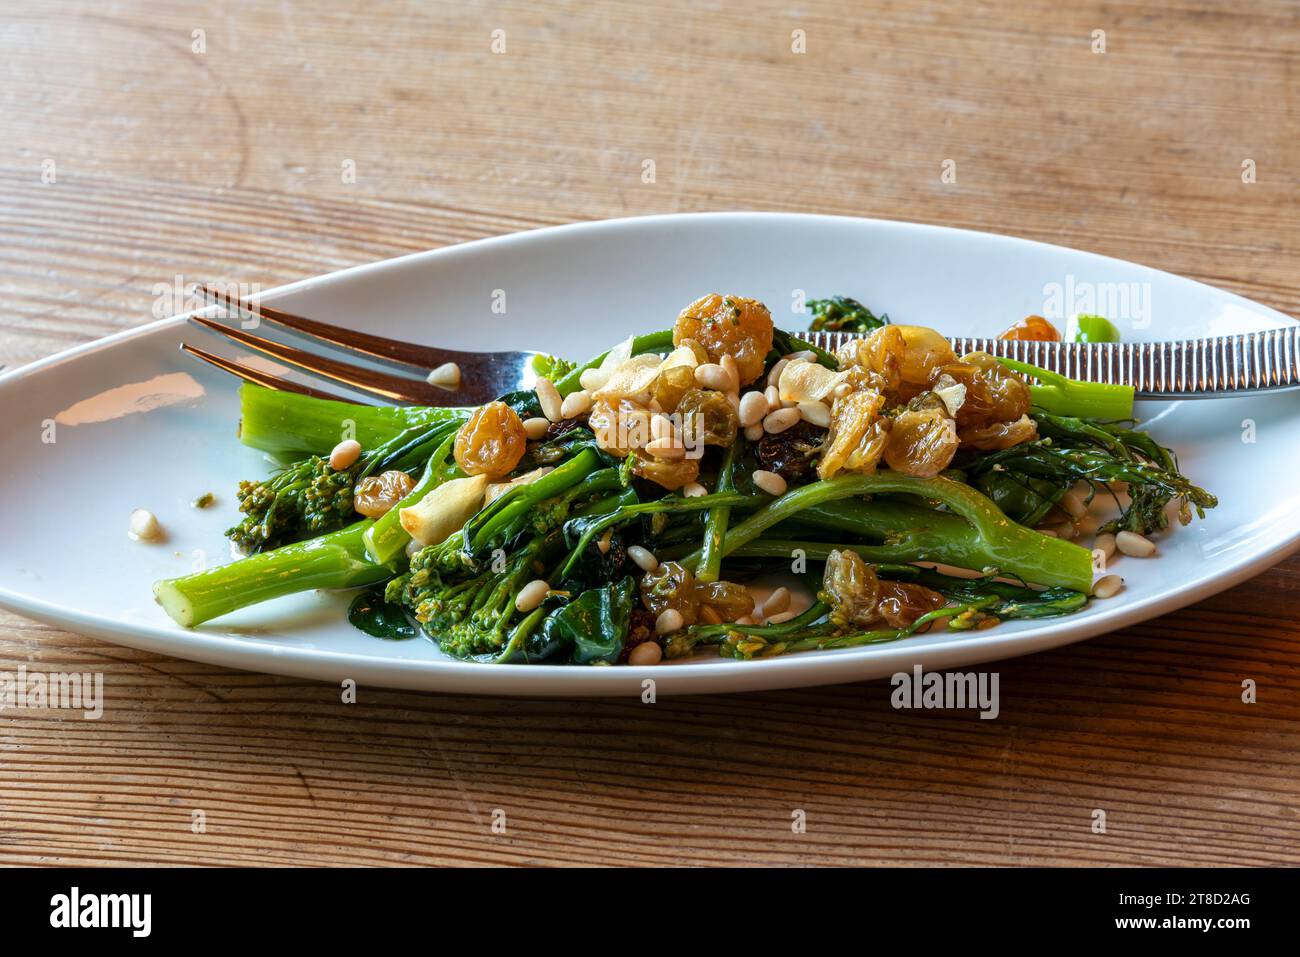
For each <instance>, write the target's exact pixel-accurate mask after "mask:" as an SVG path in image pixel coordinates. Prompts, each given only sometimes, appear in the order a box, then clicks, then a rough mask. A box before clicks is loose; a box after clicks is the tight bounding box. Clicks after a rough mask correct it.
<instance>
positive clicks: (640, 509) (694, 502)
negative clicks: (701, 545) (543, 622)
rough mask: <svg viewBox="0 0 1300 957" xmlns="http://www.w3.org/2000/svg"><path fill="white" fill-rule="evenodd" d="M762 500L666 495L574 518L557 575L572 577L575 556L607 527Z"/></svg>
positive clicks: (735, 495)
mask: <svg viewBox="0 0 1300 957" xmlns="http://www.w3.org/2000/svg"><path fill="white" fill-rule="evenodd" d="M762 498H763V496H758V495H742V494H740V493H739V492H715V493H714V494H712V495H700V496H697V497H695V498H683V497H680V496H677V495H668V496H665V497H664V498H661V499H659V500H658V501H655V502H642V503H639V504H636V505H627V506H623V507H621V508H617V509H615V510H614V511H613V512H610V513H609V514H608V515H594V516H591V517H589V518H576V519H573V520H571V521H570V522H568V523H566V525H565V532H566V533H567V535H568V537H569V538H571V539H576V540H577V544H576V545H574V546H573V547H572V549H570V551H569V556H568V558H566V559H565V561H564V562H563V563H562V564H561V565H560V571H559V575H560V577H561V578H564V577H566V576H567V575H569V574H571V573H572V571H573V569H574V566H575V565H576V564H577V561H578V557H579V556H580V555H581V554H582V552H583V551H584V550H586V548H587V546H588V545H590V544H591V543H592V541H594V540H595V538H596V536H597V535H599V534H600V533H601V532H603V531H604V530H605V529H607V528H613V527H615V526H617V525H623V524H626V523H628V522H631V521H633V520H634V519H637V518H640V517H641V516H643V515H654V514H657V513H664V512H689V511H699V510H701V509H711V508H716V507H718V506H727V507H731V506H736V505H740V506H746V505H754V504H756V503H757V502H759V501H761V500H762ZM697 559H698V555H697Z"/></svg>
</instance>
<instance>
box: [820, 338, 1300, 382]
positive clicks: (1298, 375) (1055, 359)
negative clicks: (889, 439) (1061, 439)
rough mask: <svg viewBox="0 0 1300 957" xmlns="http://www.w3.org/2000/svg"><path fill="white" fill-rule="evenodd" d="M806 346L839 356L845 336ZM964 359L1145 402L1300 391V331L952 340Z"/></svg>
mask: <svg viewBox="0 0 1300 957" xmlns="http://www.w3.org/2000/svg"><path fill="white" fill-rule="evenodd" d="M801 338H803V339H804V340H805V341H807V342H810V343H812V344H813V345H815V346H817V347H818V348H821V349H828V350H831V351H834V350H835V349H838V348H839V347H840V346H841V345H843V344H844V343H845V342H847V341H849V340H850V339H854V338H859V336H858V335H856V334H854V333H846V332H808V333H803V334H801ZM948 341H949V342H950V343H951V344H952V347H953V351H954V352H956V353H957V355H959V356H960V355H966V354H967V353H970V352H987V353H989V354H991V355H994V356H998V357H999V358H1004V359H1015V360H1018V361H1020V362H1026V363H1028V364H1029V365H1034V366H1038V367H1039V368H1040V369H1046V370H1048V371H1049V372H1056V373H1059V374H1060V375H1063V376H1066V377H1067V378H1070V379H1082V380H1084V381H1085V382H1105V383H1111V384H1114V385H1131V386H1132V387H1133V390H1134V393H1135V395H1136V396H1137V397H1138V398H1140V399H1213V398H1223V397H1227V396H1237V395H1252V394H1255V393H1261V392H1282V391H1286V390H1289V389H1297V388H1300V325H1294V326H1286V327H1284V328H1279V329H1265V330H1263V331H1261V332H1247V333H1242V334H1240V335H1235V336H1216V337H1213V338H1208V339H1182V340H1177V341H1171V342H1089V343H1082V342H1023V341H1018V340H1011V339H977V338H969V337H962V336H954V337H949V339H948Z"/></svg>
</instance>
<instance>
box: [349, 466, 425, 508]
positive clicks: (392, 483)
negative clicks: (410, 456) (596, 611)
mask: <svg viewBox="0 0 1300 957" xmlns="http://www.w3.org/2000/svg"><path fill="white" fill-rule="evenodd" d="M413 488H415V479H413V478H411V476H409V475H407V474H406V473H405V472H399V471H397V470H395V469H394V470H392V471H389V472H384V473H382V474H380V475H370V476H367V477H366V478H363V479H362V480H361V481H360V482H358V483H357V486H356V488H355V489H353V491H352V507H353V508H355V509H356V510H357V511H358V512H360V513H361V514H362V515H364V516H366V517H367V518H380V517H381V516H383V515H384V514H385V513H387V512H388V511H389V510H390V509H391V508H392V507H393V506H394V505H396V504H397V503H398V502H400V501H401V500H402V499H404V498H406V496H408V495H410V494H411V489H413Z"/></svg>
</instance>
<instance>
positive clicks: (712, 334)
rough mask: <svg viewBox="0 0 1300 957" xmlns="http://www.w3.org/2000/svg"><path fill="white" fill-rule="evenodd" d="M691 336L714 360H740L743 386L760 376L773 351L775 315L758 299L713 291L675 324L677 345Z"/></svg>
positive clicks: (692, 305) (686, 311)
mask: <svg viewBox="0 0 1300 957" xmlns="http://www.w3.org/2000/svg"><path fill="white" fill-rule="evenodd" d="M688 339H691V340H694V341H695V342H697V343H699V344H700V345H701V346H703V347H704V351H705V352H706V353H708V356H709V360H710V361H711V362H719V361H721V359H722V357H723V356H725V355H730V356H731V357H733V358H734V359H735V360H736V369H737V371H738V372H739V373H740V384H741V385H742V386H744V385H749V383H751V382H753V381H755V380H756V379H758V377H759V376H760V375H762V374H763V369H764V368H765V367H766V364H767V354H768V353H769V352H771V351H772V314H771V313H770V312H768V310H767V306H765V305H763V304H762V303H761V302H759V301H758V300H757V299H743V298H741V297H740V296H721V295H718V294H717V293H710V294H709V295H707V296H702V297H701V298H699V299H697V300H695V301H694V302H693V303H691V304H690V305H689V306H687V307H686V308H685V309H683V310H682V311H681V315H679V316H678V317H677V322H676V324H675V325H674V326H673V345H675V346H679V345H681V344H682V343H683V342H685V341H686V340H688Z"/></svg>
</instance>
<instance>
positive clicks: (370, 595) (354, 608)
mask: <svg viewBox="0 0 1300 957" xmlns="http://www.w3.org/2000/svg"><path fill="white" fill-rule="evenodd" d="M348 621H349V622H350V623H351V624H352V626H353V627H355V628H359V629H360V630H361V631H364V632H365V633H366V634H367V635H370V636H371V637H372V638H383V639H385V640H386V641H409V640H410V639H411V638H414V637H415V636H416V635H418V634H419V633H420V631H419V629H418V628H416V627H415V626H414V625H412V624H411V623H410V621H408V620H407V618H406V611H405V610H404V609H403V608H402V606H401V605H394V604H392V603H391V602H386V601H384V590H383V589H382V588H370V589H367V590H366V591H363V592H361V593H360V594H359V595H357V597H356V598H354V599H352V604H351V605H349V606H348Z"/></svg>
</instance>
